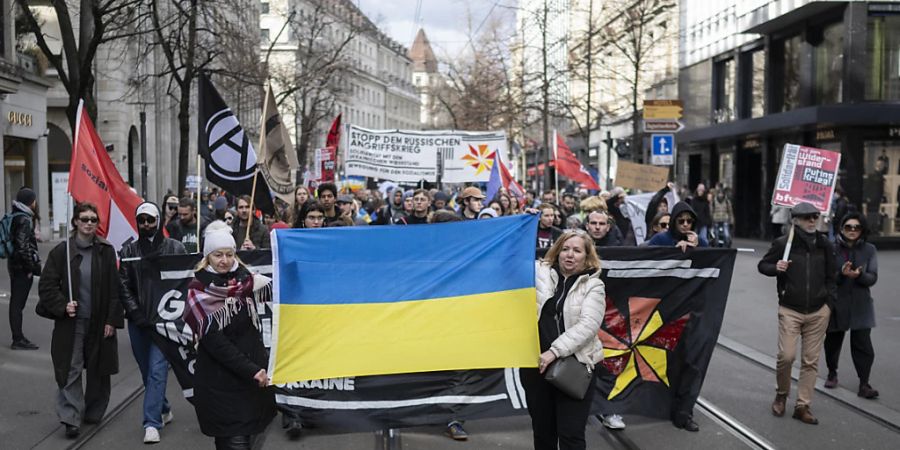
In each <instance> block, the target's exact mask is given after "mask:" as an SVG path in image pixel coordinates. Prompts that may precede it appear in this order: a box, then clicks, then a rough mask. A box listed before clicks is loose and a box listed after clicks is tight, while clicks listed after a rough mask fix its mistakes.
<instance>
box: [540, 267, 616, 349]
mask: <svg viewBox="0 0 900 450" xmlns="http://www.w3.org/2000/svg"><path fill="white" fill-rule="evenodd" d="M534 278H535V288H536V290H537V314H538V317H540V316H541V309H542V308H543V307H544V303H545V302H546V301H547V300H549V299H550V298H551V297H553V293H554V292H555V291H556V285H557V282H558V281H559V275H558V274H557V273H556V271H555V270H553V268H552V267H551V266H550V264H547V263H545V262H540V261H538V262H536V263H535V277H534ZM605 313H606V290H605V287H604V285H603V281H601V280H600V271H599V270H598V271H597V272H595V273H594V274H593V275H582V276H580V277H579V278H578V280H576V281H575V284H574V285H572V288H571V289H570V290H569V295H568V296H567V297H566V301H565V302H564V303H563V324H564V325H565V327H566V329H565V331H564V332H563V334H561V335H560V336H559V337H558V338H557V339H556V340H555V341H553V343H552V344H551V345H550V348H551V350H553V352H554V353H556V354H557V356H559V357H560V358H565V357H566V356H569V355H573V354H574V355H575V358H576V359H577V360H578V361H580V362H582V363H584V364H588V365H590V366H593V365H595V364H597V363H598V362H600V361H602V360H603V344H602V343H601V342H600V338H599V337H598V336H597V333H598V332H599V331H600V325H601V324H602V323H603V315H604V314H605Z"/></svg>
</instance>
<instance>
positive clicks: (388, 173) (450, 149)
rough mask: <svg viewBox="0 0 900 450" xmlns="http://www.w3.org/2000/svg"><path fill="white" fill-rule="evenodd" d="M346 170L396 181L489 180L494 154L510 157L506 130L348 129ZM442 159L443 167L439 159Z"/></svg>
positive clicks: (458, 181)
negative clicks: (439, 179) (440, 174)
mask: <svg viewBox="0 0 900 450" xmlns="http://www.w3.org/2000/svg"><path fill="white" fill-rule="evenodd" d="M348 129H349V132H348V133H347V145H346V146H344V148H345V153H344V156H345V158H344V172H345V175H348V176H354V175H355V176H364V177H374V178H380V179H382V180H390V181H396V182H419V181H421V180H426V181H431V182H433V181H437V176H438V172H439V171H440V172H441V173H442V181H443V182H445V183H466V182H487V181H488V179H490V176H491V166H492V165H493V163H494V154H496V153H497V152H499V154H500V157H501V159H505V158H507V157H508V150H507V149H508V145H507V140H506V133H505V132H503V131H497V132H494V131H486V132H472V131H455V130H454V131H449V130H444V131H409V130H370V129H366V128H361V127H358V126H355V125H350V126H349V127H348ZM439 160H440V164H439V163H438V161H439Z"/></svg>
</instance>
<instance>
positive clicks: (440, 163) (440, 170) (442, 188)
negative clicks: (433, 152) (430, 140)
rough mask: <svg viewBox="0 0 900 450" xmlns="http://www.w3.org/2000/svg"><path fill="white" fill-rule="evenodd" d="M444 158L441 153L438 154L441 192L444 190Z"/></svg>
mask: <svg viewBox="0 0 900 450" xmlns="http://www.w3.org/2000/svg"><path fill="white" fill-rule="evenodd" d="M443 178H444V158H443V157H442V156H441V151H440V150H438V152H437V188H438V190H439V191H443V190H444V183H443Z"/></svg>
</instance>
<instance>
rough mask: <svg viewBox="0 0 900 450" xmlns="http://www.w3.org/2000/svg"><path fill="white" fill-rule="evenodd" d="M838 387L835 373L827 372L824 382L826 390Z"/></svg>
mask: <svg viewBox="0 0 900 450" xmlns="http://www.w3.org/2000/svg"><path fill="white" fill-rule="evenodd" d="M837 385H838V379H837V372H828V378H827V379H826V380H825V387H826V388H827V389H834V388H836V387H837Z"/></svg>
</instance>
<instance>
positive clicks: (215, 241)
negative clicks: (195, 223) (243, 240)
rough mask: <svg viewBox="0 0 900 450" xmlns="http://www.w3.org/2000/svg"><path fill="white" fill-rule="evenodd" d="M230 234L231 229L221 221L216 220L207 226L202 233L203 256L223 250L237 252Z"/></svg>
mask: <svg viewBox="0 0 900 450" xmlns="http://www.w3.org/2000/svg"><path fill="white" fill-rule="evenodd" d="M231 232H232V231H231V227H230V226H228V224H226V223H225V222H222V221H221V220H216V221H214V222H212V223H210V224H209V225H207V226H206V231H205V232H204V233H203V239H204V242H203V256H204V257H206V256H207V255H209V254H210V253H212V252H214V251H216V250H219V249H223V248H230V249H232V250H237V246H236V245H234V237H232V236H231Z"/></svg>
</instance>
